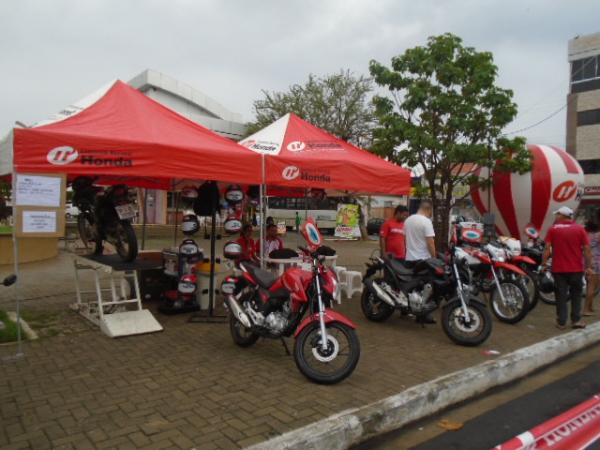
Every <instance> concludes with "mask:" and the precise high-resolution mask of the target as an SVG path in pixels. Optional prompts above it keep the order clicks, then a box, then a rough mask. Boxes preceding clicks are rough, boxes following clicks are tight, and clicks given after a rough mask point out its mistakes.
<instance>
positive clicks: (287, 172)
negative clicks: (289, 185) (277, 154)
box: [281, 166, 300, 180]
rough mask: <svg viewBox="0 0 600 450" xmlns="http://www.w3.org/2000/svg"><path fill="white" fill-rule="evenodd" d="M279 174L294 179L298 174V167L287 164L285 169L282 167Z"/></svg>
mask: <svg viewBox="0 0 600 450" xmlns="http://www.w3.org/2000/svg"><path fill="white" fill-rule="evenodd" d="M281 175H282V176H283V178H285V179H286V180H295V179H296V178H298V176H299V175H300V169H298V168H297V167H296V166H287V167H286V168H285V169H283V172H281Z"/></svg>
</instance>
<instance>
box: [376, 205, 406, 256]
mask: <svg viewBox="0 0 600 450" xmlns="http://www.w3.org/2000/svg"><path fill="white" fill-rule="evenodd" d="M407 217H408V208H407V207H406V206H403V205H398V206H396V209H395V210H394V217H392V218H391V219H388V220H386V221H385V223H384V224H383V225H382V226H381V230H380V231H379V249H380V250H381V255H382V256H383V255H386V254H388V253H391V254H392V255H393V256H394V258H396V259H404V258H406V242H405V236H404V221H405V220H406V218H407Z"/></svg>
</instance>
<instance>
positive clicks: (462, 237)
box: [451, 223, 531, 324]
mask: <svg viewBox="0 0 600 450" xmlns="http://www.w3.org/2000/svg"><path fill="white" fill-rule="evenodd" d="M482 241H483V227H482V226H479V224H474V223H464V224H458V225H457V226H456V227H455V230H454V236H453V238H452V242H451V244H452V245H453V246H454V247H455V256H456V258H457V260H458V261H459V262H460V266H461V267H462V268H464V269H466V270H465V272H464V273H466V274H467V279H465V280H462V281H463V283H465V284H466V285H468V288H469V290H470V292H471V293H472V294H473V295H478V294H479V292H480V291H483V292H486V293H489V295H490V303H491V309H492V312H493V313H494V315H495V316H496V318H497V319H498V320H500V321H501V322H505V323H511V324H514V323H517V322H520V321H521V320H523V319H524V318H525V316H526V315H527V313H528V312H529V311H530V309H531V308H530V304H529V294H528V292H527V288H526V286H525V283H524V282H523V279H524V278H525V277H526V276H527V274H526V273H525V272H524V271H523V270H521V269H520V268H519V267H517V266H516V265H514V264H510V263H508V262H507V260H508V254H507V251H506V250H505V249H504V248H502V246H501V245H500V244H499V243H497V242H490V243H488V244H485V245H484V244H483V242H482Z"/></svg>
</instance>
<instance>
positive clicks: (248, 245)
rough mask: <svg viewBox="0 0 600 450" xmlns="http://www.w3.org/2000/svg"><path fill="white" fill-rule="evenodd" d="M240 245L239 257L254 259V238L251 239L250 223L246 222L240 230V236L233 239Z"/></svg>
mask: <svg viewBox="0 0 600 450" xmlns="http://www.w3.org/2000/svg"><path fill="white" fill-rule="evenodd" d="M235 242H237V243H238V244H240V246H241V247H242V256H241V259H246V260H247V259H250V260H256V252H255V247H256V244H255V243H254V239H252V225H250V224H249V223H247V224H246V225H244V226H243V227H242V230H241V231H240V237H239V238H237V240H236V241H235Z"/></svg>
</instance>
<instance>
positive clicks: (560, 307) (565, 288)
mask: <svg viewBox="0 0 600 450" xmlns="http://www.w3.org/2000/svg"><path fill="white" fill-rule="evenodd" d="M552 275H553V276H554V294H555V295H556V317H557V320H558V323H559V324H560V325H565V324H566V323H567V313H568V306H567V302H568V301H569V300H570V301H571V323H575V322H578V321H579V319H581V296H582V294H583V272H560V273H552Z"/></svg>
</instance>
